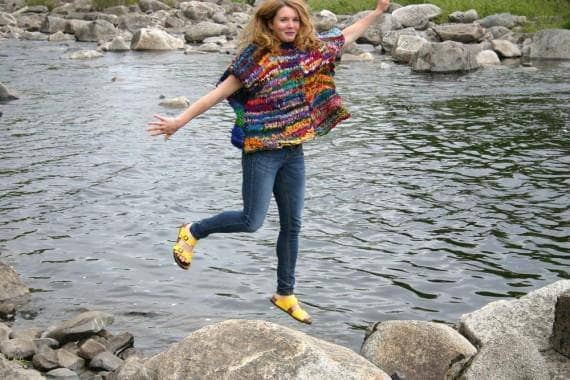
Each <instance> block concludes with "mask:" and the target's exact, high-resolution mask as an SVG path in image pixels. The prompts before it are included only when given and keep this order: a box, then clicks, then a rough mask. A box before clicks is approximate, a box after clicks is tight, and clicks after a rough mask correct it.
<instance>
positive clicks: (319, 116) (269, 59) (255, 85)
mask: <svg viewBox="0 0 570 380" xmlns="http://www.w3.org/2000/svg"><path fill="white" fill-rule="evenodd" d="M319 38H320V39H321V40H322V41H323V42H324V43H323V44H322V46H321V47H320V48H319V49H317V50H309V51H301V50H299V49H297V48H296V47H295V46H293V45H292V44H283V45H282V46H281V51H280V52H279V53H278V54H270V53H262V54H255V53H256V52H257V50H258V48H257V46H255V45H250V46H248V47H246V48H245V49H244V50H243V51H242V52H241V53H240V54H239V55H238V56H237V57H236V58H235V59H234V60H233V62H232V63H231V65H230V66H229V67H228V69H227V70H226V71H225V72H224V74H223V75H222V78H221V79H220V82H221V81H223V80H224V79H226V78H227V77H228V76H229V75H230V74H233V75H235V76H236V77H237V78H238V79H239V80H240V81H241V82H242V84H243V87H242V88H241V89H240V90H238V91H237V92H235V93H234V94H232V95H231V96H230V97H229V98H228V101H229V103H230V105H231V106H232V108H233V109H234V111H235V113H236V121H235V125H234V127H233V129H232V144H233V145H235V146H236V147H238V148H240V149H243V151H244V152H246V153H249V152H254V151H257V150H270V149H280V148H283V147H285V146H291V145H298V144H301V143H303V142H305V141H309V140H312V139H314V138H315V137H316V136H320V135H324V134H327V133H328V132H329V131H330V130H331V129H333V128H334V127H335V126H336V125H337V124H338V123H339V122H341V121H342V120H345V119H348V118H349V117H350V114H349V113H348V111H347V109H346V108H345V107H344V106H343V104H342V100H341V98H340V96H339V95H338V94H337V93H336V89H335V83H334V80H333V76H334V64H335V61H336V59H337V57H338V56H339V55H340V51H341V49H342V47H343V46H344V37H343V35H342V33H341V32H340V30H338V29H333V30H332V31H330V32H328V33H326V34H323V35H319Z"/></svg>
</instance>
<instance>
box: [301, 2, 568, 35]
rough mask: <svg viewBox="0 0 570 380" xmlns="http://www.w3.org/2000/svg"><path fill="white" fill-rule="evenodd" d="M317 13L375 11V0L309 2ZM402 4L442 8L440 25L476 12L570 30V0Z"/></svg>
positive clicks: (531, 27) (529, 27)
mask: <svg viewBox="0 0 570 380" xmlns="http://www.w3.org/2000/svg"><path fill="white" fill-rule="evenodd" d="M308 1H309V5H310V6H311V9H312V10H313V11H319V10H321V9H328V10H330V11H332V12H334V13H336V14H352V13H355V12H359V11H362V10H368V9H372V8H373V7H374V6H375V4H376V2H375V1H374V0H308ZM394 2H397V3H398V4H401V5H410V4H422V3H428V4H434V5H437V6H438V7H440V8H441V10H442V12H443V13H442V16H441V17H440V19H439V20H436V21H437V22H440V23H441V22H446V21H447V16H448V15H449V14H450V13H453V12H455V11H467V10H469V9H475V10H476V11H477V13H478V14H479V17H485V16H488V15H491V14H495V13H503V12H508V13H511V14H513V15H517V16H526V17H527V20H528V21H529V22H528V25H526V26H525V30H528V31H534V30H539V29H547V28H566V29H569V28H570V1H568V0H431V1H418V0H416V1H414V0H395V1H394Z"/></svg>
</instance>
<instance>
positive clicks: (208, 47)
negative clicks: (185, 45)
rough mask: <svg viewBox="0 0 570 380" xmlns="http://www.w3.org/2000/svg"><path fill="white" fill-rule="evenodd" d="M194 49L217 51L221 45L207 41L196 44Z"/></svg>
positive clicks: (209, 51) (207, 51) (208, 51)
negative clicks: (196, 46)
mask: <svg viewBox="0 0 570 380" xmlns="http://www.w3.org/2000/svg"><path fill="white" fill-rule="evenodd" d="M196 50H198V51H203V52H206V53H219V52H220V51H221V50H222V47H221V46H220V45H218V44H216V43H213V42H207V43H205V44H202V45H200V46H198V48H197V49H196Z"/></svg>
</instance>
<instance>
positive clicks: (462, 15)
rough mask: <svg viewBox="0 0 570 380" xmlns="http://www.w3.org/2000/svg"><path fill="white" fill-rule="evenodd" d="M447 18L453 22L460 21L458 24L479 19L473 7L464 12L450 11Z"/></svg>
mask: <svg viewBox="0 0 570 380" xmlns="http://www.w3.org/2000/svg"><path fill="white" fill-rule="evenodd" d="M448 19H449V22H455V23H460V24H470V23H472V22H473V21H476V20H478V19H479V14H478V13H477V11H476V10H475V9H469V10H468V11H466V12H461V11H457V12H453V13H450V14H449V17H448Z"/></svg>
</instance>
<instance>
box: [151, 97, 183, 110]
mask: <svg viewBox="0 0 570 380" xmlns="http://www.w3.org/2000/svg"><path fill="white" fill-rule="evenodd" d="M158 104H159V105H161V106H163V107H168V108H186V107H188V106H189V105H190V100H188V98H186V97H185V96H178V97H176V98H171V99H165V100H162V101H161V102H160V103H158Z"/></svg>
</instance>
